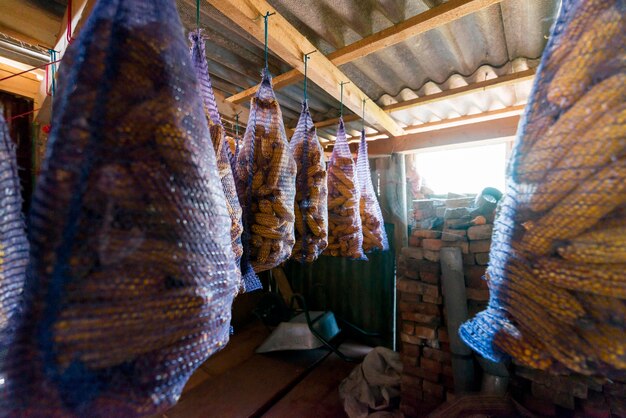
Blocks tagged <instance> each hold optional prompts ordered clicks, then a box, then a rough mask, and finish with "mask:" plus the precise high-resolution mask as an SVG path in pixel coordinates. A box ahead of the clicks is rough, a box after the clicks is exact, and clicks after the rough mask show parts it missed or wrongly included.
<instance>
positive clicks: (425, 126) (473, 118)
mask: <svg viewBox="0 0 626 418" xmlns="http://www.w3.org/2000/svg"><path fill="white" fill-rule="evenodd" d="M525 108H526V105H517V106H510V107H505V108H503V109H498V110H490V111H488V112H482V113H476V114H475V115H465V116H459V117H458V118H450V119H444V120H438V121H436V122H427V123H420V124H417V125H411V126H407V127H406V128H404V131H405V132H406V133H407V134H417V133H422V132H429V131H436V130H439V129H446V128H453V127H455V126H463V125H469V124H472V123H478V122H486V121H489V120H496V119H501V118H508V117H510V116H519V115H521V114H522V113H523V112H524V109H525ZM365 137H366V138H367V141H368V142H369V141H376V140H379V139H387V138H389V137H388V136H387V135H385V134H380V133H371V134H367V135H365ZM360 140H361V135H356V136H351V137H348V143H350V142H354V141H360ZM325 141H326V142H328V140H325Z"/></svg>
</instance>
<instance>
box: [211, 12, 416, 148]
mask: <svg viewBox="0 0 626 418" xmlns="http://www.w3.org/2000/svg"><path fill="white" fill-rule="evenodd" d="M206 1H207V2H208V3H210V4H211V5H213V6H214V7H215V8H217V9H218V10H219V11H220V12H222V13H223V14H224V15H226V16H227V17H228V18H229V19H231V20H232V21H233V22H234V23H236V24H237V25H239V26H240V27H241V28H242V29H243V30H245V31H246V32H248V33H250V34H251V35H253V36H254V37H255V38H256V39H257V40H259V41H260V42H262V41H263V39H264V25H263V19H262V18H260V17H261V16H262V15H264V14H265V13H266V12H270V13H276V14H275V15H273V16H272V17H271V18H270V19H269V36H268V45H269V48H271V49H272V51H273V52H274V53H275V54H276V55H278V56H279V57H280V58H282V59H283V60H284V61H286V62H287V63H288V64H290V65H291V66H293V67H294V68H295V69H296V70H298V71H299V72H304V65H303V59H302V57H303V56H304V54H306V53H309V52H311V51H314V50H315V49H316V47H315V46H314V45H313V44H312V43H311V42H310V41H309V40H308V39H307V38H306V37H305V36H304V35H302V34H301V33H300V32H298V31H297V30H296V28H294V27H293V26H292V25H291V24H290V23H289V22H288V21H287V20H286V19H285V18H284V17H283V16H281V15H280V14H278V13H277V12H276V10H275V9H274V8H273V7H271V6H270V4H269V3H267V1H265V0H206ZM308 74H309V79H310V80H311V81H312V82H313V83H315V84H317V85H318V86H319V87H320V88H322V89H323V90H325V91H326V92H328V93H329V94H330V95H331V96H333V97H334V98H335V99H337V100H339V98H340V87H339V83H340V82H348V81H350V80H349V79H348V77H347V76H346V75H345V74H343V72H341V70H339V68H337V66H335V65H334V64H333V63H332V62H330V60H329V59H328V58H326V57H325V56H323V55H322V54H318V55H317V56H314V57H312V58H311V60H309V71H308ZM366 99H367V101H366V103H365V118H366V121H367V122H368V123H370V124H372V125H374V126H376V127H378V128H379V129H381V130H383V131H385V132H388V133H389V134H390V135H392V136H398V135H403V134H404V131H403V130H402V128H401V127H400V126H399V125H398V124H397V123H396V122H395V121H394V120H393V119H392V118H391V117H390V116H389V115H388V114H386V113H385V112H383V110H382V109H381V108H380V107H379V106H378V105H377V104H376V103H375V102H373V101H372V100H369V98H368V97H367V95H366V94H365V93H364V92H363V91H362V90H361V89H359V88H358V87H357V86H356V85H355V84H354V83H350V84H347V85H345V86H344V95H343V101H344V106H345V107H346V108H348V109H350V110H352V111H353V112H355V113H357V114H360V113H361V111H362V106H363V100H366Z"/></svg>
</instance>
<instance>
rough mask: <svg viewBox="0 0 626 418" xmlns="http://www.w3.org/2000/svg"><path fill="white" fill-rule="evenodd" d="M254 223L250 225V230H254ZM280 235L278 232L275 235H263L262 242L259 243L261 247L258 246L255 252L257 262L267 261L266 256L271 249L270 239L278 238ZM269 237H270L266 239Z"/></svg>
mask: <svg viewBox="0 0 626 418" xmlns="http://www.w3.org/2000/svg"><path fill="white" fill-rule="evenodd" d="M255 226H256V225H252V230H253V231H254V227H255ZM277 237H278V238H279V237H280V234H277V236H272V237H265V239H264V240H263V244H261V248H259V252H258V253H257V260H258V262H259V263H261V264H262V263H266V262H267V258H268V257H269V255H270V250H271V249H272V241H271V239H278V238H277ZM267 238H270V239H267Z"/></svg>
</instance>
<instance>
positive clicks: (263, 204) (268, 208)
mask: <svg viewBox="0 0 626 418" xmlns="http://www.w3.org/2000/svg"><path fill="white" fill-rule="evenodd" d="M259 211H260V212H261V213H266V214H268V215H273V214H274V209H272V202H270V201H269V200H266V199H263V200H260V201H259Z"/></svg>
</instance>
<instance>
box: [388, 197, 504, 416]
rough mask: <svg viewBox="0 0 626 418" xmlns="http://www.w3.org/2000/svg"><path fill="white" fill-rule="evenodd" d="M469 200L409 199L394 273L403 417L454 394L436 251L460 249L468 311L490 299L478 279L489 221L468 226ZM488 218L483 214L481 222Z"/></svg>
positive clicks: (486, 247) (483, 263) (487, 242)
mask: <svg viewBox="0 0 626 418" xmlns="http://www.w3.org/2000/svg"><path fill="white" fill-rule="evenodd" d="M473 201H474V199H473V198H454V199H446V200H416V201H414V202H413V222H412V226H413V228H412V232H411V236H410V237H409V247H406V248H403V249H402V253H401V256H400V260H399V271H398V281H397V290H398V315H399V318H398V320H399V324H400V325H399V328H400V341H401V347H400V352H401V356H402V361H403V363H404V372H403V377H402V404H401V408H402V411H403V412H404V414H405V415H406V416H407V417H411V416H416V414H417V411H422V412H423V411H424V409H425V408H428V407H433V406H436V405H438V404H440V403H442V402H443V401H444V400H446V399H449V398H450V397H451V396H452V395H453V393H454V382H453V379H452V366H451V362H450V358H451V354H450V347H449V340H448V331H447V327H446V320H445V311H444V306H443V299H442V293H441V267H440V264H439V253H440V251H441V249H442V248H445V247H459V248H460V249H461V252H462V253H463V264H464V265H463V269H464V272H465V281H466V291H467V299H468V309H469V312H470V314H471V315H473V314H474V313H475V312H478V311H480V310H482V309H484V307H485V304H486V302H487V301H488V299H489V291H488V289H487V285H486V282H485V281H484V280H483V279H482V277H483V276H484V274H485V270H486V267H487V263H488V261H489V257H488V256H489V247H490V244H491V232H492V224H490V223H485V224H482V225H473V224H472V221H473V220H474V219H475V216H474V215H475V214H471V209H470V207H471V205H472V204H473ZM487 220H490V221H493V217H492V216H487V217H486V219H484V221H487Z"/></svg>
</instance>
